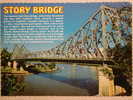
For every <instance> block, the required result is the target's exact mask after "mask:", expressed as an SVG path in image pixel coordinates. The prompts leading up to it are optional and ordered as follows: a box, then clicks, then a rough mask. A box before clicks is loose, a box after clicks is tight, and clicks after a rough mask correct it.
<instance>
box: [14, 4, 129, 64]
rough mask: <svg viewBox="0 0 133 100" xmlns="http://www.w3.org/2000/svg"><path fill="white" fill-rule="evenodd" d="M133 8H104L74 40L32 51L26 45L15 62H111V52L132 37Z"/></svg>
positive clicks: (82, 27)
mask: <svg viewBox="0 0 133 100" xmlns="http://www.w3.org/2000/svg"><path fill="white" fill-rule="evenodd" d="M128 9H129V8H125V9H123V10H120V8H111V7H108V6H101V7H100V8H99V9H98V10H97V11H96V12H95V13H94V14H93V15H92V16H91V17H90V18H89V19H88V20H87V21H86V23H85V24H84V25H83V26H81V27H80V28H79V30H77V32H75V33H74V34H73V35H72V36H71V37H70V38H68V39H67V40H65V41H64V42H63V43H61V44H60V45H57V46H56V47H54V48H51V49H50V50H44V51H38V52H29V51H28V50H27V49H26V48H25V46H24V45H23V46H16V47H15V48H14V51H13V55H12V59H13V60H22V59H25V60H45V61H50V60H51V61H64V62H65V61H66V62H67V61H69V62H71V61H73V62H74V61H79V62H80V61H82V62H88V61H90V63H91V61H109V60H110V59H111V58H112V56H111V55H110V56H109V55H107V50H109V49H110V48H113V47H115V46H116V45H117V44H121V45H124V44H126V38H125V37H124V36H125V35H128V34H131V27H129V21H127V18H128V17H131V14H132V13H131V12H128Z"/></svg>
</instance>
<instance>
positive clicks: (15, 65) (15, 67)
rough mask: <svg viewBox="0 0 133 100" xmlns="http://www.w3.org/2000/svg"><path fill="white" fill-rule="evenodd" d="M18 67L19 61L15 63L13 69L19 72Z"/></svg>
mask: <svg viewBox="0 0 133 100" xmlns="http://www.w3.org/2000/svg"><path fill="white" fill-rule="evenodd" d="M17 66H18V62H17V61H13V69H14V70H17Z"/></svg>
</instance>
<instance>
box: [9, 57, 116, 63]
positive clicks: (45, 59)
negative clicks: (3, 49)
mask: <svg viewBox="0 0 133 100" xmlns="http://www.w3.org/2000/svg"><path fill="white" fill-rule="evenodd" d="M11 61H41V62H64V63H86V64H108V65H114V63H113V61H111V60H103V59H67V58H66V59H65V58H63V59H62V58H58V59H57V58H24V59H23V58H22V59H12V60H11Z"/></svg>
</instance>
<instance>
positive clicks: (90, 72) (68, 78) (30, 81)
mask: <svg viewBox="0 0 133 100" xmlns="http://www.w3.org/2000/svg"><path fill="white" fill-rule="evenodd" d="M57 66H58V68H59V70H58V71H55V72H49V73H39V74H29V75H24V83H25V88H24V90H23V92H21V93H20V94H17V95H25V96H26V95H27V96H90V95H91V96H92V95H97V94H98V79H97V70H96V67H89V66H81V65H71V64H57Z"/></svg>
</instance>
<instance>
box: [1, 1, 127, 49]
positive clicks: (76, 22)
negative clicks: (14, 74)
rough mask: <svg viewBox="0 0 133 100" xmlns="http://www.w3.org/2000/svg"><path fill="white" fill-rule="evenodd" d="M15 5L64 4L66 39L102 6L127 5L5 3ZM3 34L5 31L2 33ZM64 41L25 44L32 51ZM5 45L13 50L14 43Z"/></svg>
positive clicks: (115, 4)
mask: <svg viewBox="0 0 133 100" xmlns="http://www.w3.org/2000/svg"><path fill="white" fill-rule="evenodd" d="M7 5H14V6H23V5H30V6H56V5H59V6H64V39H65V40H66V39H68V38H69V37H70V36H71V35H72V34H74V33H75V32H76V31H77V30H78V29H79V28H80V27H81V26H82V25H83V24H85V22H87V19H88V18H89V17H90V16H91V15H92V14H93V13H94V12H95V11H96V10H97V9H98V8H99V7H100V6H101V5H109V6H112V7H120V6H123V5H125V3H73V4H72V3H65V4H5V5H4V6H7ZM2 34H3V33H2ZM61 42H62V41H59V42H56V41H55V42H54V43H50V44H47V43H45V44H44V43H43V44H25V46H26V47H27V48H28V49H29V50H31V51H36V50H37V51H40V50H46V49H50V48H51V47H55V46H56V45H58V44H60V43H61ZM3 47H5V48H9V50H12V48H13V47H14V44H4V45H3Z"/></svg>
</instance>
